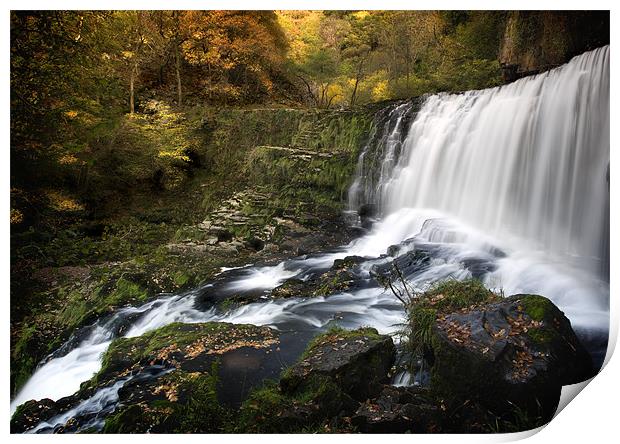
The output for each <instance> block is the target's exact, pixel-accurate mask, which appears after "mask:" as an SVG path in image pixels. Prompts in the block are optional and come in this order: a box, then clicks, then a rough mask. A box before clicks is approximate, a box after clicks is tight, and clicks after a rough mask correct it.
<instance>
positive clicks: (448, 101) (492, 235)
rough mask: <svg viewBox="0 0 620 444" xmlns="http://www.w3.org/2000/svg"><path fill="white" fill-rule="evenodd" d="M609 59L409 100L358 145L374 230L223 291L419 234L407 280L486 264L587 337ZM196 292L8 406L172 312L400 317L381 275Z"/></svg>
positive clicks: (151, 312) (144, 314)
mask: <svg viewBox="0 0 620 444" xmlns="http://www.w3.org/2000/svg"><path fill="white" fill-rule="evenodd" d="M608 65H609V48H608V47H607V48H602V49H599V50H596V51H593V52H590V53H586V54H584V55H583V56H580V57H577V58H575V59H574V60H573V61H571V62H570V63H569V64H567V65H565V66H563V67H561V68H560V69H557V70H554V71H551V72H549V73H545V74H542V75H539V76H535V77H531V78H526V79H522V80H520V81H518V82H515V83H513V84H511V85H507V86H505V87H502V88H496V89H490V90H484V91H473V92H468V93H465V94H460V95H435V96H430V97H429V98H427V99H426V101H425V103H424V104H423V106H422V107H421V109H420V110H419V112H418V113H417V115H416V116H415V119H414V120H413V123H407V119H406V118H405V117H406V116H407V114H408V113H411V112H412V104H401V105H398V106H395V107H392V108H390V109H387V110H386V112H385V113H386V116H385V117H386V119H387V120H386V123H385V128H383V129H381V131H382V134H381V137H380V143H378V144H377V146H376V147H373V146H369V147H366V149H365V150H364V152H363V154H362V156H361V158H360V163H359V167H358V177H357V178H356V180H355V182H354V184H353V185H352V187H351V190H350V194H349V198H350V202H351V203H352V204H353V205H355V206H358V205H360V204H362V203H365V202H368V203H378V204H379V206H380V210H381V214H382V215H383V217H382V219H381V220H380V221H379V222H377V223H376V224H375V225H374V226H373V228H372V230H371V231H370V232H369V233H368V234H367V235H365V236H363V237H361V238H359V239H357V240H356V241H353V242H352V243H351V244H349V245H348V246H346V247H344V248H342V249H341V250H339V251H336V252H331V253H326V254H324V255H320V256H316V257H310V258H298V259H293V260H290V261H285V262H283V263H281V264H278V265H276V266H273V267H244V268H243V269H241V270H232V269H231V270H222V271H223V273H222V274H225V273H229V272H236V273H237V275H233V278H231V279H230V281H227V283H226V285H225V287H223V288H224V289H225V290H235V291H250V290H264V291H265V294H268V290H270V289H272V288H274V287H276V286H277V285H279V284H280V283H282V282H283V281H284V280H286V279H288V278H291V277H298V278H301V279H306V278H308V277H309V276H311V275H312V273H313V272H316V270H320V269H325V268H327V267H329V266H330V265H331V264H332V263H333V261H334V260H335V259H339V258H344V257H346V256H349V255H358V256H364V257H367V258H368V260H367V262H366V263H364V264H362V267H361V270H362V271H361V273H362V276H361V278H368V277H369V273H370V270H371V268H372V266H373V265H376V264H381V263H385V262H387V261H389V260H391V259H392V258H390V257H385V256H382V255H385V253H386V250H387V248H388V247H389V246H391V245H395V244H400V243H401V242H403V241H404V240H407V239H413V242H412V243H404V244H402V247H401V249H400V251H399V254H405V253H406V252H407V251H408V250H410V249H412V248H418V247H419V246H424V245H425V246H427V247H429V248H430V247H432V248H431V250H432V252H433V253H432V260H431V264H430V266H428V267H424V268H422V269H420V270H418V271H415V272H413V273H412V274H411V275H409V276H408V279H409V280H410V281H411V283H412V285H413V286H414V287H416V288H419V289H424V288H425V287H426V286H427V285H429V284H430V283H432V282H435V281H437V280H441V279H445V278H448V277H451V278H456V279H464V278H468V277H471V276H472V269H471V268H470V267H468V266H467V263H468V261H471V260H477V261H483V262H485V263H488V264H491V265H492V267H491V268H490V270H491V271H490V272H487V273H486V274H484V276H483V279H484V281H485V283H486V284H487V285H488V286H489V287H492V288H497V289H503V291H504V292H505V294H513V293H519V292H528V293H539V294H543V295H545V296H547V297H549V298H551V299H552V300H553V301H554V302H555V303H556V304H558V305H559V306H560V308H561V309H562V310H564V311H565V313H566V314H567V316H568V317H569V319H570V320H571V322H572V323H573V326H575V327H576V328H577V329H578V330H579V331H580V332H582V334H585V335H588V334H599V335H601V334H602V335H604V334H606V332H607V329H608V322H609V318H608V300H609V283H608V278H607V276H606V272H605V268H606V266H607V265H606V264H607V263H608V259H607V258H608V230H609V227H608V225H606V223H607V222H608V207H609V194H608V188H607V186H608V185H607V181H606V172H607V168H608V162H609V73H608ZM373 148H378V150H376V151H373ZM368 165H371V166H372V168H369V167H368ZM500 250H501V252H503V254H498V251H500ZM380 256H381V257H380ZM200 290H201V289H198V290H196V291H195V292H190V293H186V294H181V295H174V296H166V297H162V298H160V299H158V300H155V301H152V302H149V303H147V304H145V305H143V306H141V307H136V308H132V307H128V308H124V309H121V310H119V311H118V312H117V313H116V314H114V315H113V316H112V317H111V318H109V319H107V320H102V321H100V322H99V323H98V324H97V325H95V326H93V327H92V328H91V330H90V331H89V332H88V334H86V335H85V336H84V339H83V340H82V341H81V342H80V343H79V344H77V345H76V346H74V347H73V349H72V350H70V351H69V352H68V353H65V354H64V355H60V354H59V355H58V356H54V357H52V358H51V359H49V360H48V361H47V362H46V363H44V364H42V365H41V366H40V367H39V368H38V369H37V371H36V372H35V373H34V375H33V376H32V377H31V378H30V380H29V381H28V383H27V384H26V385H25V386H24V387H23V389H22V390H21V391H20V393H19V394H18V395H17V396H16V398H15V399H14V400H13V402H12V403H11V412H13V411H14V410H15V408H16V407H17V406H18V405H19V404H21V403H23V402H25V401H27V400H29V399H41V398H45V397H48V398H51V399H58V398H60V397H62V396H67V395H70V394H72V393H74V392H75V391H76V390H77V389H78V388H79V385H80V383H81V382H83V381H85V380H87V379H89V378H90V377H91V376H92V375H93V374H94V373H95V372H96V371H98V369H99V368H100V365H101V362H100V359H101V353H102V352H104V351H105V350H106V349H107V347H108V345H109V343H110V341H111V340H112V339H113V338H114V337H118V336H127V337H135V336H139V335H141V334H143V333H145V332H147V331H150V330H153V329H156V328H159V327H161V326H164V325H167V324H169V323H171V322H177V321H178V322H203V321H211V320H217V321H224V322H233V323H252V324H256V325H271V326H274V327H276V328H280V329H294V330H295V329H297V330H303V329H306V330H313V329H320V328H324V327H325V326H327V325H328V324H331V323H334V322H336V323H338V324H340V325H342V326H343V327H346V328H355V327H359V326H367V325H371V326H374V327H376V328H377V329H378V330H379V331H380V332H382V333H393V332H395V331H396V330H397V329H398V328H399V323H401V322H402V321H403V313H402V311H401V307H400V305H399V303H398V301H397V300H396V299H395V298H394V297H393V295H391V294H390V293H389V292H385V291H384V290H383V289H382V288H380V287H378V286H376V285H374V286H372V285H368V286H366V287H364V288H361V289H358V290H354V291H350V292H344V293H340V294H336V295H331V296H328V297H317V298H312V299H308V300H304V299H286V300H267V301H260V302H255V303H252V304H248V305H245V306H242V307H240V308H237V309H234V310H232V311H228V312H220V311H218V310H216V309H215V308H210V309H206V310H200V309H198V308H197V305H196V304H195V302H196V298H197V296H198V294H199V292H200ZM121 326H123V328H121ZM593 332H594V333H593ZM401 383H402V381H401ZM117 391H118V390H116V392H114V391H110V393H108V394H110V396H112V395H114V393H117ZM102 396H103V395H102ZM108 401H109V399H107V398H106V402H108ZM97 402H99V401H97ZM108 404H109V402H108ZM96 405H97V404H96V402H95V401H91V402H90V404H88V403H87V405H83V406H82V407H81V408H82V409H86V410H88V409H90V408H95V407H96ZM93 406H95V407H93ZM66 419H67V418H64V416H63V417H62V418H57V420H58V421H56V422H55V424H61V423H62V421H66ZM52 426H54V424H52Z"/></svg>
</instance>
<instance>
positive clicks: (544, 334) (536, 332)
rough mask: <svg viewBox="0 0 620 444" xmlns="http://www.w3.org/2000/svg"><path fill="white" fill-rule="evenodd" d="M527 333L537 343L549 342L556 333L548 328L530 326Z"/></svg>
mask: <svg viewBox="0 0 620 444" xmlns="http://www.w3.org/2000/svg"><path fill="white" fill-rule="evenodd" d="M527 335H528V336H529V337H530V338H532V340H533V341H534V342H537V343H538V344H541V345H542V344H550V343H551V342H552V341H553V340H554V339H555V338H556V337H557V334H556V332H555V331H554V330H552V329H550V328H544V327H543V328H531V329H529V330H528V331H527Z"/></svg>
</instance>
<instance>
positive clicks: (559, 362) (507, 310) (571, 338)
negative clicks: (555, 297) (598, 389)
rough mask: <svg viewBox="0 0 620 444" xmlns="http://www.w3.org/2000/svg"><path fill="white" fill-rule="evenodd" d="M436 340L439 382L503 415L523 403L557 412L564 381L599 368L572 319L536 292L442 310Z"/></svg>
mask: <svg viewBox="0 0 620 444" xmlns="http://www.w3.org/2000/svg"><path fill="white" fill-rule="evenodd" d="M432 348H433V359H434V362H433V366H432V376H431V386H432V388H433V390H434V391H435V392H436V393H437V394H438V395H440V396H443V397H444V398H445V399H450V400H455V399H458V400H460V401H463V400H467V401H469V400H473V401H475V402H477V403H480V404H481V405H483V406H485V407H486V408H488V409H490V410H491V411H493V412H494V413H495V414H498V415H500V414H503V413H505V412H511V411H513V412H514V409H515V408H518V409H520V410H521V411H522V412H524V413H525V414H528V415H530V416H532V417H533V416H542V417H543V418H548V419H550V418H551V417H552V415H553V413H554V412H555V409H556V408H557V404H558V401H559V396H560V391H561V388H562V385H566V384H574V383H577V382H580V381H583V380H585V379H587V378H589V377H591V376H592V362H591V359H590V356H589V354H588V353H587V351H586V350H585V349H584V348H583V346H582V345H581V343H580V342H579V340H578V339H577V337H576V335H575V333H574V331H573V330H572V328H571V325H570V321H569V320H568V319H567V318H566V317H565V316H564V314H563V313H562V312H561V311H560V310H559V309H558V308H557V307H556V306H555V305H554V304H553V303H552V302H551V301H550V300H549V299H546V298H544V297H542V296H537V295H524V294H519V295H514V296H511V297H508V298H505V299H503V300H501V301H499V302H495V303H491V304H487V305H483V306H477V307H473V308H464V309H462V310H460V311H457V312H454V313H449V314H440V315H439V316H438V318H437V322H436V324H435V325H434V327H433V330H432Z"/></svg>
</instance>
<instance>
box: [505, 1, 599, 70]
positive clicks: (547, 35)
mask: <svg viewBox="0 0 620 444" xmlns="http://www.w3.org/2000/svg"><path fill="white" fill-rule="evenodd" d="M606 44H609V11H511V12H509V13H508V17H507V21H506V29H505V32H504V36H503V38H502V41H501V44H500V50H499V62H500V64H501V66H502V71H503V75H504V79H505V80H506V81H512V80H516V79H517V78H519V77H523V76H525V75H530V74H535V73H538V72H541V71H544V70H547V69H550V68H553V67H555V66H557V65H561V64H563V63H566V62H568V61H569V60H570V59H571V58H572V57H574V56H575V55H578V54H581V53H583V52H585V51H588V50H591V49H594V48H597V47H600V46H603V45H606Z"/></svg>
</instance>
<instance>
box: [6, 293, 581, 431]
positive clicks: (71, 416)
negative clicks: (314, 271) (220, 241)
mask: <svg viewBox="0 0 620 444" xmlns="http://www.w3.org/2000/svg"><path fill="white" fill-rule="evenodd" d="M438 288H439V289H440V290H441V291H438ZM448 290H449V291H448ZM477 290H478V287H476V286H475V285H474V284H473V283H472V282H469V281H468V282H463V283H450V286H449V287H447V286H445V285H444V286H443V287H435V288H434V289H432V290H430V291H429V292H428V293H427V294H425V295H423V296H422V299H421V300H423V301H427V302H428V304H430V305H429V306H432V307H435V308H436V311H435V312H434V316H433V320H432V323H431V324H430V336H429V337H428V343H426V344H419V343H413V341H416V340H418V341H419V340H420V339H419V336H416V335H411V334H409V335H405V336H404V337H403V338H402V341H401V342H400V343H399V344H396V346H395V344H394V342H393V339H392V337H390V336H385V335H380V334H378V333H377V331H376V330H375V329H372V328H362V329H358V330H353V331H349V330H343V329H340V328H334V329H331V330H329V331H327V332H326V333H323V334H321V335H319V336H317V337H315V338H314V339H313V340H312V341H311V342H310V343H309V344H308V346H307V347H306V350H305V351H303V353H302V350H301V348H299V344H303V343H304V341H303V340H299V338H295V339H293V340H292V341H291V338H287V337H286V336H287V333H286V332H278V331H276V330H273V329H270V328H268V327H256V326H252V325H243V324H238V325H233V324H227V323H217V322H211V323H203V324H179V323H175V324H171V325H168V326H166V327H163V328H161V329H158V330H155V331H152V332H150V333H147V334H144V335H142V336H139V337H136V338H119V339H116V340H115V341H114V342H113V343H112V345H111V346H110V348H109V349H108V351H107V352H106V354H105V355H104V358H103V366H102V368H101V370H100V371H99V372H98V373H97V375H95V376H94V377H93V378H92V379H91V380H90V381H88V382H85V383H84V384H82V387H81V388H80V390H79V391H78V392H77V393H76V394H74V395H72V396H69V397H67V398H63V399H61V400H58V401H57V402H53V401H51V400H39V401H30V402H28V403H26V404H24V405H23V406H21V407H20V408H19V409H18V411H17V412H16V414H15V415H14V417H13V419H12V421H11V430H12V432H25V431H29V430H31V431H32V430H33V428H34V427H35V426H36V427H38V429H37V431H47V432H51V431H54V432H87V431H103V432H108V433H118V432H155V433H166V432H203V433H222V432H241V433H243V432H263V433H269V432H311V431H314V432H317V431H318V432H377V433H386V432H390V433H397V432H400V433H402V432H414V433H435V432H480V433H488V432H497V431H502V432H511V431H520V430H526V429H529V428H533V427H537V426H540V425H542V424H544V423H546V422H547V421H549V420H550V418H551V417H552V416H553V413H554V411H555V408H556V406H557V403H558V401H559V396H560V389H561V387H562V385H565V384H572V383H575V382H578V381H582V380H584V379H585V378H587V377H589V376H591V375H592V362H591V359H590V356H589V355H588V353H587V352H586V351H585V349H584V348H583V346H582V345H581V344H580V342H579V340H578V339H577V337H576V336H575V334H574V332H573V330H572V328H571V325H570V322H569V321H568V319H567V318H566V317H565V316H564V315H563V313H562V312H561V311H560V310H559V309H558V308H557V307H556V306H555V305H554V304H553V303H552V302H551V301H549V300H548V299H546V298H544V297H542V296H537V295H514V296H510V297H507V298H503V299H498V298H497V296H496V295H494V294H493V293H491V292H487V293H486V295H485V296H484V297H482V298H480V297H478V296H479V295H474V294H473V292H475V291H477ZM463 298H466V300H467V303H465V304H464V303H463V301H464V299H463ZM467 298H469V299H467ZM474 299H475V300H476V302H473V300H474ZM417 303H420V302H417ZM424 303H426V302H424ZM412 322H415V320H413V319H412ZM416 338H418V339H416ZM292 343H296V344H298V346H297V348H296V349H295V347H291V344H292ZM420 345H423V346H424V359H425V360H426V361H427V362H428V363H429V367H428V369H427V370H426V371H428V372H429V373H430V383H429V384H425V385H422V386H419V385H418V386H404V387H403V386H401V387H396V386H393V385H391V384H390V380H391V378H392V376H393V375H394V373H395V372H396V370H397V368H396V365H395V364H396V361H397V359H398V360H400V361H402V356H403V350H407V349H409V350H411V349H420V348H419V346H420ZM302 347H303V346H302ZM401 363H402V362H401ZM104 392H105V393H106V394H107V395H106V396H102V393H104ZM111 393H112V394H111ZM90 404H95V405H96V407H97V408H96V409H89V408H88V407H89V405H90Z"/></svg>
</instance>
